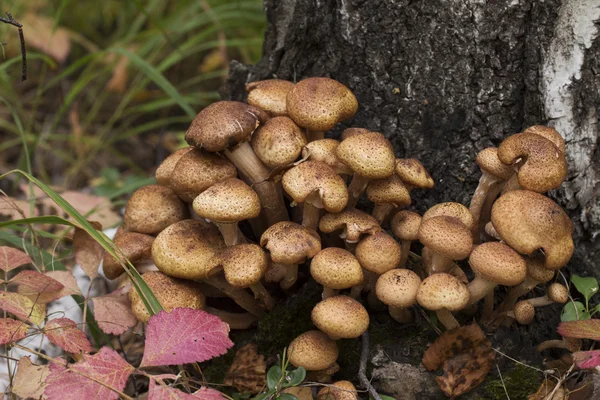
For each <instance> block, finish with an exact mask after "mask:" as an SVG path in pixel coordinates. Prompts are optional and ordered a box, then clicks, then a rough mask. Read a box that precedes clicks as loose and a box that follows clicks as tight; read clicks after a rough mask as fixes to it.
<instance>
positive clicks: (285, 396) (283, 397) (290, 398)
mask: <svg viewBox="0 0 600 400" xmlns="http://www.w3.org/2000/svg"><path fill="white" fill-rule="evenodd" d="M277 398H278V399H279V400H298V398H297V397H296V396H294V395H293V394H289V393H281V394H280V395H279V396H277Z"/></svg>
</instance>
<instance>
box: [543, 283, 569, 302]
mask: <svg viewBox="0 0 600 400" xmlns="http://www.w3.org/2000/svg"><path fill="white" fill-rule="evenodd" d="M547 293H548V298H549V299H550V300H552V301H553V302H555V303H560V304H565V303H566V302H567V301H569V289H567V287H566V286H564V285H561V284H560V283H553V284H551V285H550V286H548V289H547Z"/></svg>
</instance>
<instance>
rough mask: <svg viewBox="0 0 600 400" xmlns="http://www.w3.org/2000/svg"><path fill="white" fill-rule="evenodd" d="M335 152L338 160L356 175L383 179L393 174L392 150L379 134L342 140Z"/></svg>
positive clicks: (371, 133) (387, 141) (393, 159)
mask: <svg viewBox="0 0 600 400" xmlns="http://www.w3.org/2000/svg"><path fill="white" fill-rule="evenodd" d="M335 152H336V155H337V157H338V159H339V160H340V161H341V162H343V163H344V164H346V165H347V166H348V167H350V168H351V169H352V170H353V171H354V173H355V174H357V175H360V176H364V177H366V178H369V179H384V178H388V177H390V176H391V175H392V174H393V173H394V162H395V155H394V148H393V147H392V145H391V143H390V141H389V140H387V139H386V138H385V136H383V135H382V134H381V133H379V132H367V133H363V134H362V135H355V136H351V137H349V138H347V139H344V140H343V141H342V142H341V143H340V145H339V146H338V147H337V149H336V151H335Z"/></svg>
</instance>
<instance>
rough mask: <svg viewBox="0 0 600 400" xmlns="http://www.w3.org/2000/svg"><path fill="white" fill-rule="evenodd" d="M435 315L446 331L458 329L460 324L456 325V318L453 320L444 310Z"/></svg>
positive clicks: (448, 312) (452, 316) (450, 314)
mask: <svg viewBox="0 0 600 400" xmlns="http://www.w3.org/2000/svg"><path fill="white" fill-rule="evenodd" d="M435 314H436V315H437V318H438V320H439V321H440V323H441V324H442V325H444V327H445V328H446V329H447V330H450V329H454V328H458V327H460V324H459V323H458V321H457V320H456V318H454V315H452V313H451V312H450V311H448V310H446V309H445V308H443V309H441V310H437V311H436V312H435Z"/></svg>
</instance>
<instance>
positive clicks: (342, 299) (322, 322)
mask: <svg viewBox="0 0 600 400" xmlns="http://www.w3.org/2000/svg"><path fill="white" fill-rule="evenodd" d="M310 316H311V319H312V321H313V323H314V324H315V326H316V327H317V328H319V329H320V330H321V331H323V332H325V333H326V334H327V335H328V336H329V337H330V338H332V339H333V340H337V339H340V338H344V339H350V338H356V337H359V336H360V335H362V334H363V333H364V332H365V331H366V330H367V328H368V327H369V313H368V312H367V310H366V309H365V307H363V305H362V304H360V303H359V302H358V301H356V300H354V299H353V298H352V297H348V296H334V297H328V298H326V299H325V300H322V301H320V302H319V303H317V305H315V307H314V308H313V310H312V313H311V314H310Z"/></svg>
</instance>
